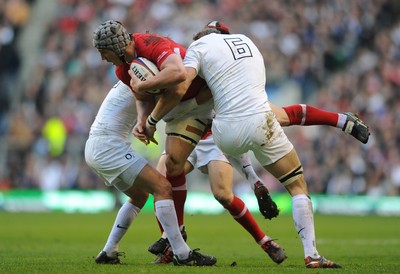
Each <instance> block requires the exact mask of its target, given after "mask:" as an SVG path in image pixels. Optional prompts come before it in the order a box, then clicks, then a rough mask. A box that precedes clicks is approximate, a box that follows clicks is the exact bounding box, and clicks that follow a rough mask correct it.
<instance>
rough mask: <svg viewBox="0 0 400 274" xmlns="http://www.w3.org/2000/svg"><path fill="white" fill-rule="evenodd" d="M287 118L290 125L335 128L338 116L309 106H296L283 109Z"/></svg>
mask: <svg viewBox="0 0 400 274" xmlns="http://www.w3.org/2000/svg"><path fill="white" fill-rule="evenodd" d="M283 109H284V110H285V111H286V113H287V115H288V116H289V120H290V125H304V126H313V125H327V126H332V127H336V126H337V123H338V119H339V115H338V113H336V112H329V111H325V110H322V109H319V108H315V107H312V106H309V105H304V104H298V105H291V106H287V107H283Z"/></svg>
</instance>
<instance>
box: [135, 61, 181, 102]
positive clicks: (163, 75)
mask: <svg viewBox="0 0 400 274" xmlns="http://www.w3.org/2000/svg"><path fill="white" fill-rule="evenodd" d="M129 75H130V76H131V78H132V80H131V87H132V89H133V90H135V91H136V93H138V94H142V93H144V92H145V91H150V90H157V89H166V88H172V87H174V86H175V85H177V84H179V83H181V82H183V81H185V79H186V70H185V67H184V66H183V63H182V59H181V57H180V56H179V55H177V54H170V55H169V56H168V57H167V58H166V59H165V61H164V62H162V64H161V66H160V72H159V73H158V74H157V75H155V76H154V77H152V78H150V79H147V80H146V81H141V80H140V79H139V78H137V77H136V76H135V74H134V73H133V72H131V71H129Z"/></svg>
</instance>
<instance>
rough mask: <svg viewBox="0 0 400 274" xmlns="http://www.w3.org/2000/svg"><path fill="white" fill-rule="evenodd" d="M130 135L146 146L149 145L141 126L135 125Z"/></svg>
mask: <svg viewBox="0 0 400 274" xmlns="http://www.w3.org/2000/svg"><path fill="white" fill-rule="evenodd" d="M132 134H133V136H135V137H136V138H137V139H138V140H139V141H140V142H142V143H143V144H145V145H146V146H147V145H148V144H149V140H148V137H147V135H146V133H145V128H144V127H143V126H141V125H139V124H136V125H135V126H134V127H133V129H132Z"/></svg>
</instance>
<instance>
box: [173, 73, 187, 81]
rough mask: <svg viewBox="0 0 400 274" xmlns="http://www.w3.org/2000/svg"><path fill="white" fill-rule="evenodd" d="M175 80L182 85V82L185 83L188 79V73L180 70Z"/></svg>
mask: <svg viewBox="0 0 400 274" xmlns="http://www.w3.org/2000/svg"><path fill="white" fill-rule="evenodd" d="M175 79H176V83H177V84H179V83H182V82H185V81H186V79H187V72H186V70H179V71H178V72H177V73H176V76H175Z"/></svg>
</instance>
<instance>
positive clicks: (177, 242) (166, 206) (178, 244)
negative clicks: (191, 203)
mask: <svg viewBox="0 0 400 274" xmlns="http://www.w3.org/2000/svg"><path fill="white" fill-rule="evenodd" d="M154 205H155V210H156V215H157V218H158V220H159V222H160V223H161V225H162V227H163V228H164V232H165V233H166V234H167V237H168V240H169V243H170V244H171V247H172V251H173V252H174V255H176V256H177V257H178V258H179V259H181V260H184V259H187V258H188V257H189V252H190V248H189V246H188V245H187V244H186V243H185V241H184V240H183V238H182V235H181V231H180V230H179V226H178V219H177V217H176V212H175V206H174V201H173V200H160V201H157V202H155V203H154Z"/></svg>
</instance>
